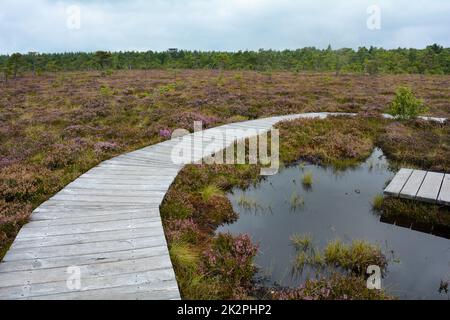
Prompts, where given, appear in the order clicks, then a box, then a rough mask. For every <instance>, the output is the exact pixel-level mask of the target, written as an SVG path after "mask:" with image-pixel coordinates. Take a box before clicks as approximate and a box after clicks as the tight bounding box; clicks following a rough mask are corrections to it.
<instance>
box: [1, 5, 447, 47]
mask: <svg viewBox="0 0 450 320" xmlns="http://www.w3.org/2000/svg"><path fill="white" fill-rule="evenodd" d="M371 5H378V7H379V8H380V10H381V11H380V16H381V24H380V26H381V29H373V27H374V26H376V23H375V24H374V23H372V24H369V25H370V26H372V28H371V29H372V30H371V29H369V28H368V27H367V20H368V19H370V20H369V21H372V22H373V21H376V20H373V19H376V16H377V14H376V11H372V10H369V11H370V14H368V11H367V9H368V8H369V7H370V6H371ZM78 13H79V15H78ZM449 17H450V1H449V0H341V1H338V0H313V1H306V0H147V1H144V0H80V1H55V0H0V53H11V52H16V51H19V52H28V51H39V52H63V51H95V50H101V49H103V50H158V51H160V50H166V49H167V48H180V49H198V50H230V51H235V50H245V49H252V50H257V49H259V48H265V49H269V48H272V49H286V48H288V49H292V48H299V47H305V46H315V47H319V48H325V47H326V46H328V44H331V46H332V47H333V48H341V47H352V48H357V47H359V46H370V45H374V46H382V47H385V48H396V47H415V48H423V47H425V46H426V45H428V44H432V43H435V42H436V43H439V44H441V45H444V46H446V47H449V46H450V36H449V34H450V18H449Z"/></svg>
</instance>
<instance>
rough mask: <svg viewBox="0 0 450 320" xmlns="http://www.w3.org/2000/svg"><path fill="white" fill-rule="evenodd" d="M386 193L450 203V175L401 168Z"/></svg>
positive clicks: (445, 203) (425, 200) (419, 199)
mask: <svg viewBox="0 0 450 320" xmlns="http://www.w3.org/2000/svg"><path fill="white" fill-rule="evenodd" d="M384 193H385V194H386V195H389V196H396V197H397V196H398V197H400V198H405V199H415V200H418V201H424V202H429V203H439V204H444V205H450V175H449V174H444V173H438V172H431V171H428V172H427V171H423V170H412V169H404V168H403V169H400V171H399V172H398V173H397V174H396V175H395V177H394V178H393V179H392V181H391V183H390V184H389V185H388V186H387V187H386V189H385V190H384Z"/></svg>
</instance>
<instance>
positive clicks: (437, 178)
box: [416, 172, 444, 203]
mask: <svg viewBox="0 0 450 320" xmlns="http://www.w3.org/2000/svg"><path fill="white" fill-rule="evenodd" d="M443 179H444V174H443V173H437V172H427V175H426V176H425V179H424V180H423V182H422V185H421V186H420V189H419V192H417V196H416V198H417V200H421V201H426V202H431V203H436V201H437V198H438V195H439V191H440V190H441V185H442V180H443Z"/></svg>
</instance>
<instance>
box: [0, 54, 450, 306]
mask: <svg viewBox="0 0 450 320" xmlns="http://www.w3.org/2000/svg"><path fill="white" fill-rule="evenodd" d="M346 52H347V53H346ZM341 54H342V55H343V56H344V57H347V54H348V57H349V60H348V61H353V62H351V63H350V62H349V63H340V64H339V66H341V67H342V68H338V70H340V71H345V70H353V69H352V68H354V67H355V68H356V69H357V70H359V71H361V72H364V68H366V67H365V66H364V65H363V64H362V62H361V61H366V60H365V59H366V58H364V59H363V58H361V59H362V60H361V59H360V60H358V61H359V62H358V61H356V60H352V59H355V57H356V55H362V56H363V57H364V55H367V57H372V58H373V57H375V56H378V55H379V56H378V58H377V60H379V62H380V63H382V64H383V63H385V61H386V60H385V59H384V58H382V57H383V55H385V54H386V55H389V54H398V55H399V57H404V56H405V55H406V56H408V57H409V56H410V55H411V56H414V55H416V58H414V59H419V60H418V61H428V62H429V63H430V65H428V66H427V67H426V68H423V66H422V64H421V63H422V62H420V63H419V62H417V63H415V64H414V66H416V67H417V68H418V69H410V70H406V69H405V70H406V71H399V72H422V73H425V72H429V73H448V69H445V68H446V67H445V66H444V63H442V62H440V61H441V59H442V57H445V56H446V55H448V49H443V48H440V47H438V46H437V47H431V48H427V49H426V50H422V51H414V50H412V51H408V50H406V51H402V50H400V51H398V52H397V51H395V50H394V51H385V50H378V49H372V50H363V49H361V50H359V51H358V52H352V51H345V50H344V51H342V52H341V51H339V52H338V51H330V50H328V51H320V50H314V49H304V50H299V51H286V52H259V53H234V54H224V55H222V56H220V54H219V53H189V54H188V53H186V52H166V53H116V54H108V53H97V54H83V53H80V54H60V55H58V54H55V55H34V54H29V55H22V56H21V55H14V56H11V57H6V56H3V57H1V58H0V61H1V64H2V68H3V69H2V70H3V72H4V75H5V76H6V78H7V79H8V81H7V82H6V81H4V80H5V77H3V82H2V84H1V85H0V257H2V256H3V254H4V253H5V252H6V250H7V248H8V246H9V244H10V243H11V242H12V240H13V239H14V237H15V236H16V234H17V232H18V230H19V229H20V227H21V226H22V225H23V224H24V223H25V222H26V221H27V219H28V217H29V215H30V213H31V212H32V210H33V208H35V207H36V206H38V205H39V204H40V203H42V202H43V201H45V200H46V199H48V198H49V197H50V196H51V195H53V194H55V193H56V192H57V191H58V190H60V189H61V188H63V187H64V186H65V185H67V184H68V183H69V182H71V181H73V180H74V179H76V178H77V177H78V176H79V175H80V174H82V173H84V172H86V171H87V170H88V169H90V168H91V167H93V166H95V165H97V164H98V163H99V162H101V161H102V160H105V159H108V158H110V157H112V156H114V155H117V154H120V153H123V152H126V151H131V150H135V149H137V148H140V147H144V146H147V145H149V144H154V143H157V142H160V141H162V140H165V139H168V138H170V135H171V132H172V131H173V130H174V129H176V128H185V129H192V126H193V122H194V121H202V122H203V124H204V126H205V127H212V126H216V125H219V124H222V123H229V122H235V121H242V120H247V119H255V118H259V117H264V116H271V115H281V114H291V113H299V112H318V111H330V112H337V111H342V112H357V113H360V115H361V116H362V117H359V118H357V119H340V118H337V119H329V120H323V121H306V120H299V121H295V122H293V123H290V124H289V123H283V124H281V125H280V126H279V127H280V130H281V137H282V140H281V141H282V147H281V157H282V160H283V161H284V162H286V163H289V162H291V161H296V160H298V159H299V158H303V159H304V160H306V161H313V162H319V163H323V164H327V165H328V164H330V165H333V166H346V165H351V164H354V163H357V162H358V161H361V160H362V159H364V158H365V157H367V156H368V155H369V154H370V151H371V150H372V148H373V146H374V145H379V146H380V147H382V148H383V150H384V152H385V153H386V154H387V155H388V156H389V157H390V158H391V159H394V160H396V161H397V162H398V163H406V164H411V165H415V166H420V167H421V168H424V169H430V170H433V171H447V172H448V171H450V162H449V161H450V156H449V154H450V151H449V146H450V141H449V139H450V129H449V125H448V123H446V124H434V123H427V122H423V121H415V120H406V121H388V120H383V119H380V118H378V117H376V115H378V114H380V113H381V112H386V111H387V110H388V109H389V108H390V104H391V102H392V101H393V100H394V99H395V91H396V89H397V88H398V87H399V86H408V87H410V88H411V89H412V91H413V92H414V95H415V96H416V97H417V98H418V99H423V100H424V103H425V105H426V106H427V108H428V112H427V114H428V115H433V116H443V117H450V110H449V108H448V104H449V102H450V92H449V91H448V90H443V89H442V88H448V87H449V83H450V82H449V81H450V80H449V78H448V76H446V75H437V76H419V75H382V76H378V77H369V76H366V75H359V74H353V75H350V74H343V72H339V73H341V74H340V75H336V74H335V72H333V73H304V72H297V71H301V70H332V69H334V70H333V71H336V70H335V69H336V66H335V65H334V64H333V63H336V57H337V56H339V57H340V55H341ZM271 55H273V56H274V57H276V59H275V58H274V59H272V60H273V61H274V62H273V63H272V62H271V63H268V62H267V61H268V60H267V61H266V62H264V61H265V59H266V58H267V56H269V57H270V56H271ZM189 56H190V57H195V58H193V60H192V59H190V58H189V59H190V60H189V61H191V62H192V64H191V65H186V64H184V63H186V62H183V63H181V61H185V60H183V59H188V57H189ZM218 56H220V57H222V58H223V59H225V62H223V63H222V62H221V63H222V64H220V63H219V62H211V61H213V59H216V58H213V57H218ZM228 56H230V57H232V59H231V60H227V59H228V58H226V57H228ZM327 56H329V57H331V58H330V59H331V60H330V61H331V62H330V66H321V63H322V62H320V63H319V62H317V61H326V59H325V57H327ZM146 57H153V58H152V59H155V60H154V62H155V64H154V65H146V64H147V63H150V62H149V61H153V60H152V59H147V58H146ZM263 57H265V58H263ZM290 57H291V58H290ZM308 57H310V58H308ZM424 57H426V58H424ZM222 58H220V59H222ZM372 58H371V59H372ZM202 59H205V60H204V61H203V60H202ZM208 59H211V60H208ZM217 59H218V58H217ZM267 59H268V58H267ZM345 59H347V58H345ZM408 59H409V58H408ZM411 59H412V58H411ZM200 60H201V61H203V62H201V63H200V62H198V61H200ZM272 60H271V61H272ZM369 60H370V59H369ZM369 60H367V61H369ZM400 60H401V61H403V60H402V59H400ZM114 61H116V62H114ZM139 61H140V62H139ZM158 61H159V63H157V62H158ZM161 61H163V62H161ZM205 61H206V62H205ZM208 61H209V62H208ZM218 61H221V60H218ZM239 61H240V62H239ZM249 61H250V62H249ZM277 61H278V62H277ZM281 61H283V62H282V63H281ZM299 61H300V62H299ZM333 61H334V62H333ZM355 61H356V62H355ZM367 61H366V62H367ZM405 61H406V60H405ZM408 61H409V60H408ZM430 61H431V62H430ZM436 61H437V62H436ZM366 62H364V63H366ZM152 63H153V62H152ZM277 63H279V65H277ZM403 63H404V65H408V66H410V63H409V62H407V61H406V62H402V63H401V64H400V65H403ZM393 65H394V66H396V65H397V64H396V63H394V64H393ZM266 66H269V67H270V68H272V67H273V68H274V71H270V72H269V71H264V72H260V71H246V70H237V71H229V70H178V69H170V70H132V71H130V70H117V69H129V67H130V68H133V69H134V68H138V67H139V68H141V67H142V68H160V67H164V68H168V69H169V68H175V67H176V68H180V67H195V68H213V67H223V69H232V68H233V69H264V68H265V67H266ZM297 67H298V68H297ZM5 68H6V69H5ZM358 68H359V69H358ZM377 68H378V67H377ZM385 68H386V67H385V66H384V67H383V65H380V66H379V69H378V70H379V72H383V73H384V72H392V73H394V72H395V73H396V72H397V71H395V70H397V69H396V68H397V67H395V68H394V69H392V70H391V69H389V68H390V67H389V68H387V69H385ZM411 68H412V67H411ZM447 68H448V66H447ZM78 69H83V70H92V69H98V70H101V71H98V70H97V71H88V72H78V71H77V72H47V71H58V70H78ZM277 69H283V70H284V69H286V70H291V71H276V70H277ZM27 70H28V71H32V72H26V71H27ZM430 70H434V71H430ZM258 173H259V169H258V168H257V167H255V166H246V165H244V166H199V167H198V166H189V167H187V168H186V169H184V170H183V172H182V173H181V175H180V176H179V177H178V178H177V180H176V182H175V184H174V187H173V188H172V189H171V190H170V191H169V193H168V194H167V197H166V200H165V203H164V205H163V206H162V208H161V214H162V217H163V219H164V226H165V228H166V234H167V238H168V240H169V246H170V253H171V257H172V259H173V262H174V266H175V269H176V273H177V278H178V280H179V284H180V287H181V290H182V294H183V296H184V297H189V298H239V297H249V296H250V295H251V294H252V290H253V284H252V276H253V272H254V270H255V269H254V266H253V260H252V258H253V257H254V255H255V254H256V245H255V244H253V243H252V242H251V240H250V239H249V238H248V237H246V236H245V235H241V236H238V237H234V236H231V235H220V236H219V235H215V233H214V231H215V229H216V228H217V226H218V225H220V224H222V223H225V222H229V221H233V220H234V219H236V214H235V213H234V211H233V210H232V206H231V204H230V203H229V201H228V199H227V198H226V196H225V192H226V191H228V190H230V188H232V187H234V186H240V187H245V186H246V185H248V184H249V183H253V182H256V181H257V180H258V177H259V175H258ZM311 178H312V177H311ZM307 180H308V179H307ZM312 180H313V179H312ZM306 182H308V181H306ZM288 197H289V196H288ZM291 201H292V204H293V207H299V206H301V205H302V199H301V198H300V197H298V196H297V195H293V196H292V197H291ZM242 205H245V206H248V207H250V208H257V206H258V204H257V203H256V202H254V200H252V199H248V198H247V199H242ZM388 205H390V202H389V201H385V202H384V203H383V207H385V206H388ZM405 206H406V205H405ZM396 208H398V207H396ZM401 212H403V211H402V210H398V214H401ZM418 215H419V214H418ZM435 216H436V219H440V217H441V215H440V213H436V215H435ZM230 279H231V280H230ZM358 279H360V278H358ZM358 281H359V282H358ZM358 281H357V282H351V283H350V282H347V280H345V279H343V278H341V277H339V276H336V277H335V278H332V279H331V278H330V279H324V280H323V281H318V282H308V284H306V285H305V289H304V290H305V292H303V293H301V294H300V293H299V292H295V293H286V294H285V295H284V293H283V294H281V295H280V298H283V297H286V296H289V297H290V296H292V297H300V296H301V295H305V294H309V293H311V292H314V290H315V289H317V288H325V289H326V290H328V289H329V288H330V287H333V286H335V285H339V286H341V289H342V292H344V291H345V292H346V293H345V294H346V295H347V294H348V292H349V290H350V289H352V288H354V286H356V285H357V284H358V283H361V281H360V280H358ZM355 283H356V284H355ZM336 290H337V289H336ZM334 294H335V295H336V296H338V295H340V294H341V291H339V292H338V291H334V292H333V293H330V294H329V295H326V297H328V298H330V297H333V296H334ZM361 294H363V293H361ZM364 294H365V293H364ZM324 297H325V296H324ZM355 297H357V295H355Z"/></svg>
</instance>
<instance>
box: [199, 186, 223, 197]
mask: <svg viewBox="0 0 450 320" xmlns="http://www.w3.org/2000/svg"><path fill="white" fill-rule="evenodd" d="M200 194H201V196H202V199H203V200H204V201H209V199H211V198H212V197H215V196H223V190H222V189H221V188H220V187H218V186H216V185H208V186H206V187H204V188H203V189H202V190H201V191H200Z"/></svg>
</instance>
